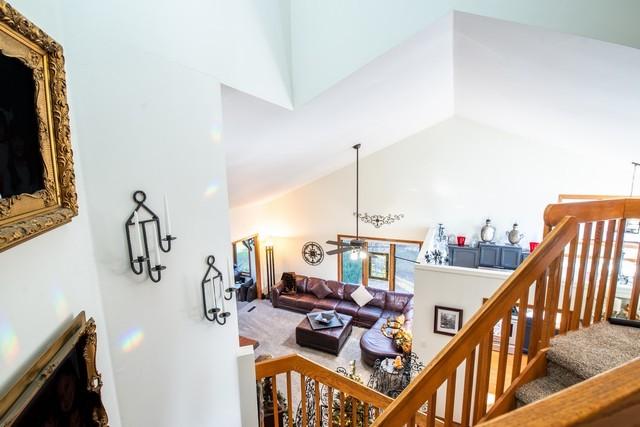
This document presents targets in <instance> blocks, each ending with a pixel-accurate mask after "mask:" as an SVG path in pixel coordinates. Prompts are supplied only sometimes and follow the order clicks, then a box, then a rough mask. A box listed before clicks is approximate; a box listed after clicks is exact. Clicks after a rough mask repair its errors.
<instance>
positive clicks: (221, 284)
mask: <svg viewBox="0 0 640 427" xmlns="http://www.w3.org/2000/svg"><path fill="white" fill-rule="evenodd" d="M224 293H225V292H224V280H222V276H221V277H220V300H221V301H222V312H223V313H224V312H225V309H224Z"/></svg>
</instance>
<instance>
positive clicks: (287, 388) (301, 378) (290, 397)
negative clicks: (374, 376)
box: [256, 354, 392, 427]
mask: <svg viewBox="0 0 640 427" xmlns="http://www.w3.org/2000/svg"><path fill="white" fill-rule="evenodd" d="M264 379H270V382H271V389H272V390H271V396H270V397H271V401H272V402H277V401H278V397H277V396H278V390H282V392H281V396H282V398H284V403H285V406H286V411H285V413H286V417H284V420H285V422H284V423H283V424H284V425H282V424H281V423H280V419H279V417H278V416H277V415H276V416H274V417H272V418H270V421H269V424H268V425H273V426H274V427H286V426H288V427H291V426H293V425H294V421H295V419H296V416H299V423H298V424H297V425H298V426H299V427H312V426H318V427H319V426H333V425H334V424H333V422H331V423H329V422H328V420H331V421H333V420H334V419H337V420H338V422H337V423H336V424H335V425H336V426H350V427H351V426H353V427H355V426H363V427H368V426H370V425H371V424H372V423H373V421H374V420H375V419H376V418H377V417H378V416H379V415H380V413H381V412H382V411H383V410H384V409H385V408H387V407H388V406H389V405H390V404H391V402H392V399H391V398H389V397H387V396H385V395H383V394H381V393H378V392H377V391H375V390H372V389H370V388H368V387H366V386H364V385H362V384H360V383H358V382H356V381H353V380H351V379H349V378H347V377H345V376H344V375H341V374H338V373H336V372H334V371H332V370H330V369H327V368H325V367H324V366H321V365H319V364H317V363H315V362H313V361H311V360H309V359H307V358H305V357H303V356H300V355H297V354H292V355H288V356H282V357H277V358H274V359H268V360H265V361H262V362H258V363H256V380H257V381H258V383H260V382H262V380H264ZM298 407H300V409H301V412H300V414H296V411H297V408H298ZM260 425H261V426H264V425H265V423H264V419H263V417H262V416H261V420H260Z"/></svg>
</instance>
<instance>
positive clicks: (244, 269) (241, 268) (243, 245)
mask: <svg viewBox="0 0 640 427" xmlns="http://www.w3.org/2000/svg"><path fill="white" fill-rule="evenodd" d="M252 252H253V239H247V240H241V241H238V242H235V243H234V244H233V261H234V263H235V265H236V267H237V270H238V272H239V273H242V274H246V275H248V276H251V275H252V274H251V272H252V270H253V269H252V268H251V267H252V266H251V264H252V263H253V262H252Z"/></svg>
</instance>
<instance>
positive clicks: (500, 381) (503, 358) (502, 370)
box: [496, 309, 511, 400]
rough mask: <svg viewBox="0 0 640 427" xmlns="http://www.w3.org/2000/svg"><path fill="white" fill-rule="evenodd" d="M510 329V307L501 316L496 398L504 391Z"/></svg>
mask: <svg viewBox="0 0 640 427" xmlns="http://www.w3.org/2000/svg"><path fill="white" fill-rule="evenodd" d="M510 330H511V309H509V311H507V313H506V314H505V315H504V317H503V318H502V325H501V330H500V355H499V357H498V375H497V378H496V400H497V399H498V398H499V397H500V396H502V393H503V392H504V383H505V379H506V373H507V356H508V355H509V332H510Z"/></svg>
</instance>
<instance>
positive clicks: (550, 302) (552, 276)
mask: <svg viewBox="0 0 640 427" xmlns="http://www.w3.org/2000/svg"><path fill="white" fill-rule="evenodd" d="M563 260H564V250H563V251H562V252H561V253H560V255H559V256H558V257H557V258H556V259H555V260H553V261H552V262H551V266H550V267H549V276H548V277H549V279H548V280H549V281H548V288H547V302H546V305H545V315H544V322H543V329H542V337H541V341H540V342H541V348H546V347H548V346H549V341H550V340H551V337H553V336H554V335H555V330H556V320H557V317H556V314H557V313H558V298H559V297H560V279H561V277H560V276H561V274H562V261H563Z"/></svg>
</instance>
